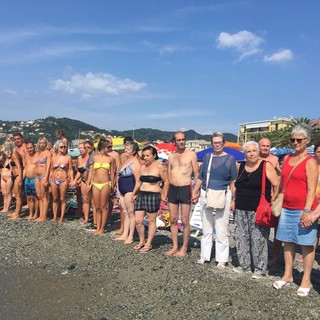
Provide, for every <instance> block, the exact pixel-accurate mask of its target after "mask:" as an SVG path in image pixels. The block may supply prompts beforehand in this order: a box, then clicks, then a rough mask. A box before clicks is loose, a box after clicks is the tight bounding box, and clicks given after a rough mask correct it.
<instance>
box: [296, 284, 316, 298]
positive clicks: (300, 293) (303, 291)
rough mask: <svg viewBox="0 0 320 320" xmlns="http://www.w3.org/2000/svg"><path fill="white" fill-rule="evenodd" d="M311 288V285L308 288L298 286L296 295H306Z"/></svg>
mask: <svg viewBox="0 0 320 320" xmlns="http://www.w3.org/2000/svg"><path fill="white" fill-rule="evenodd" d="M311 288H312V286H311V287H309V288H302V287H299V289H298V290H297V296H298V297H306V296H308V295H309V292H310V290H311Z"/></svg>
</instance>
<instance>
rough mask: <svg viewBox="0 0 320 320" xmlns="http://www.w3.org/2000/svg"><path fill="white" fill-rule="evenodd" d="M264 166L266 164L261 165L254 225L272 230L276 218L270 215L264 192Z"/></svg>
mask: <svg viewBox="0 0 320 320" xmlns="http://www.w3.org/2000/svg"><path fill="white" fill-rule="evenodd" d="M266 166H267V163H266V162H265V163H264V164H263V169H262V184H261V196H260V202H259V205H258V207H257V209H256V224H258V225H260V226H262V227H265V228H274V227H276V225H277V218H276V217H274V216H273V215H272V212H271V205H270V203H269V202H268V201H267V199H266V196H265V192H266Z"/></svg>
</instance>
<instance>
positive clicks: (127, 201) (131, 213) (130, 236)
mask: <svg viewBox="0 0 320 320" xmlns="http://www.w3.org/2000/svg"><path fill="white" fill-rule="evenodd" d="M131 199H132V192H128V193H126V195H125V196H124V201H125V206H126V209H127V213H128V216H129V233H128V238H127V240H126V241H125V244H131V243H132V242H133V235H134V229H135V218H134V203H133V202H132V201H131Z"/></svg>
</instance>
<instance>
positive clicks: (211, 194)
mask: <svg viewBox="0 0 320 320" xmlns="http://www.w3.org/2000/svg"><path fill="white" fill-rule="evenodd" d="M212 158H213V156H212V154H211V155H210V160H209V164H208V169H207V180H206V190H207V191H206V207H208V208H213V209H223V208H224V207H225V206H226V202H227V196H226V193H227V191H226V190H213V189H209V188H208V184H209V180H210V169H211V163H212Z"/></svg>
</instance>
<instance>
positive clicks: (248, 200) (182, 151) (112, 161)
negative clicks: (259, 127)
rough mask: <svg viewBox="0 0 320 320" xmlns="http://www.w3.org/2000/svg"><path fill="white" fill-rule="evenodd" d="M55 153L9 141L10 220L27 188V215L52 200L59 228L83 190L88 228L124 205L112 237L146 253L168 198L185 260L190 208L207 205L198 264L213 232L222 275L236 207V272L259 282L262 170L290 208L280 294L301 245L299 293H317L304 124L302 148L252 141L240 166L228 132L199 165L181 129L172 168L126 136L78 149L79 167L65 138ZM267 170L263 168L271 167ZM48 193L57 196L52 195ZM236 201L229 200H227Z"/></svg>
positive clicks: (262, 271) (6, 186)
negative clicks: (74, 191) (119, 147)
mask: <svg viewBox="0 0 320 320" xmlns="http://www.w3.org/2000/svg"><path fill="white" fill-rule="evenodd" d="M57 137H58V140H57V142H56V143H55V145H54V148H53V149H50V148H48V141H47V140H46V138H40V139H39V140H38V143H37V148H36V147H35V145H34V144H33V143H32V142H28V143H24V142H23V137H22V135H21V134H15V135H14V143H15V148H12V146H11V145H10V146H11V147H10V146H9V143H8V144H6V143H5V144H4V150H3V152H2V153H1V164H0V165H1V191H2V194H3V197H4V208H3V210H2V211H3V212H6V211H9V207H10V202H11V197H12V194H14V196H15V198H16V210H15V211H14V213H13V214H12V215H11V217H10V219H17V218H19V217H20V212H21V206H22V201H21V194H22V182H23V181H24V193H25V195H26V197H27V200H28V206H29V217H28V219H35V220H36V221H39V222H40V221H45V220H46V219H47V213H48V208H49V202H50V199H51V200H52V212H53V219H54V220H55V219H57V218H58V212H59V210H60V219H59V221H60V222H62V221H63V219H64V214H65V211H66V193H67V190H68V189H69V188H70V187H77V188H79V190H80V193H81V208H82V212H83V218H84V219H83V223H84V224H87V223H88V222H89V217H90V207H91V206H92V207H93V223H92V225H91V228H92V229H93V230H94V231H95V233H96V234H103V233H104V232H105V228H106V224H107V223H108V221H109V219H110V216H111V212H112V208H113V205H114V199H115V198H119V199H120V207H121V227H120V230H117V231H115V234H117V235H119V236H118V237H115V238H114V240H115V241H123V243H124V244H125V245H130V244H132V243H133V242H134V232H135V229H136V230H137V233H138V236H139V242H138V243H137V244H135V245H134V247H133V250H135V251H139V252H141V253H147V252H149V251H150V250H151V249H152V243H153V239H154V236H155V233H156V214H157V212H158V211H159V208H160V204H161V202H165V203H168V207H169V212H170V230H171V238H172V248H171V249H170V250H168V251H166V252H165V254H166V255H168V256H177V257H184V256H186V255H187V252H188V244H189V236H190V211H191V204H192V203H194V204H195V203H200V204H201V218H202V229H203V234H202V239H201V250H200V258H199V259H198V260H197V261H196V263H198V264H204V263H206V262H209V261H210V260H211V254H212V246H213V241H212V232H213V228H215V232H216V239H215V262H216V267H217V268H219V269H225V268H226V266H227V264H228V261H229V236H228V223H229V213H230V210H231V211H233V212H234V217H235V230H234V237H235V240H236V249H237V256H238V261H239V266H238V267H235V268H234V271H236V272H238V273H239V272H241V273H246V272H250V273H251V274H252V278H254V279H260V278H261V277H263V276H264V275H266V273H267V266H268V238H269V233H270V229H269V228H266V227H263V226H261V225H258V224H256V223H255V218H256V209H257V207H258V204H259V200H260V196H261V186H262V181H263V178H264V177H263V173H264V172H265V178H266V190H265V196H266V199H267V200H268V202H270V203H273V202H274V201H275V199H276V198H277V196H278V194H279V193H283V194H284V201H283V208H282V212H281V215H280V219H279V224H278V227H277V228H276V232H275V234H276V237H275V240H274V248H273V251H274V252H273V253H274V256H273V262H276V261H277V260H278V259H279V253H280V248H281V243H282V242H283V243H284V260H285V270H284V275H283V277H282V278H281V279H280V280H278V281H276V282H274V283H273V286H274V287H275V288H276V289H281V288H283V287H284V286H286V285H288V284H290V283H291V282H292V281H293V276H292V269H293V261H294V256H295V245H300V246H301V250H302V257H303V268H304V275H303V278H302V282H301V285H300V287H299V289H298V290H297V295H299V296H307V295H308V294H309V291H310V289H311V287H312V285H311V280H310V279H311V270H312V266H313V262H314V258H315V249H316V245H317V243H316V240H317V230H318V224H317V220H318V218H319V217H320V205H319V204H318V201H319V194H318V195H317V196H318V199H317V197H316V189H317V187H318V189H319V188H320V187H319V186H320V183H319V182H320V178H319V177H320V144H319V143H318V144H317V145H316V146H315V158H313V157H311V156H309V155H308V153H307V151H306V147H307V144H308V143H309V142H310V138H311V137H310V131H309V128H308V127H307V126H304V125H298V126H295V127H294V128H293V130H292V133H291V139H290V140H291V143H292V147H293V149H294V151H295V153H294V154H292V155H288V156H286V157H285V159H284V161H283V165H282V168H280V166H279V163H278V158H277V157H276V156H273V155H271V154H270V148H271V143H270V141H269V140H268V139H261V140H260V141H259V143H257V142H255V141H248V142H246V143H244V145H243V152H244V155H245V161H244V162H242V163H237V162H236V161H235V159H234V157H233V156H232V155H230V154H227V153H226V152H225V151H224V149H223V147H224V144H225V140H224V137H223V134H222V133H219V132H216V133H214V134H213V135H212V138H211V143H212V147H213V152H212V153H210V154H207V155H206V156H205V157H204V159H203V163H202V165H201V168H200V167H199V164H198V161H197V157H196V154H195V152H193V151H191V150H189V149H187V148H186V135H185V133H184V132H182V131H177V132H175V134H174V136H173V139H172V142H173V144H174V145H175V146H176V151H175V152H174V153H172V154H170V156H169V158H168V161H167V164H165V165H164V164H163V163H162V162H159V161H157V160H158V154H157V150H156V148H154V147H153V146H152V145H149V146H147V147H144V148H143V149H142V151H140V152H139V147H138V145H137V143H136V142H134V141H133V139H132V138H130V137H127V138H125V139H124V152H123V154H121V155H119V153H118V152H116V151H114V150H113V149H112V137H103V138H101V139H100V140H99V142H98V145H97V149H96V150H95V148H94V144H93V143H92V142H90V141H86V142H84V143H80V144H79V146H78V148H79V152H80V155H79V156H78V158H77V160H76V161H75V163H73V160H72V158H71V157H70V156H69V155H68V153H67V148H68V145H67V141H66V139H65V138H64V137H63V136H61V134H60V135H57ZM264 168H265V170H264ZM212 190H213V191H214V192H215V197H218V196H219V198H222V202H221V201H220V202H221V203H219V205H209V201H208V200H209V199H208V197H209V191H212ZM49 191H50V193H49ZM228 195H229V196H228ZM145 216H147V221H148V235H147V239H145V224H144V219H145ZM179 216H181V220H182V225H183V232H182V245H181V247H179V241H178V231H179V230H178V218H179Z"/></svg>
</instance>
